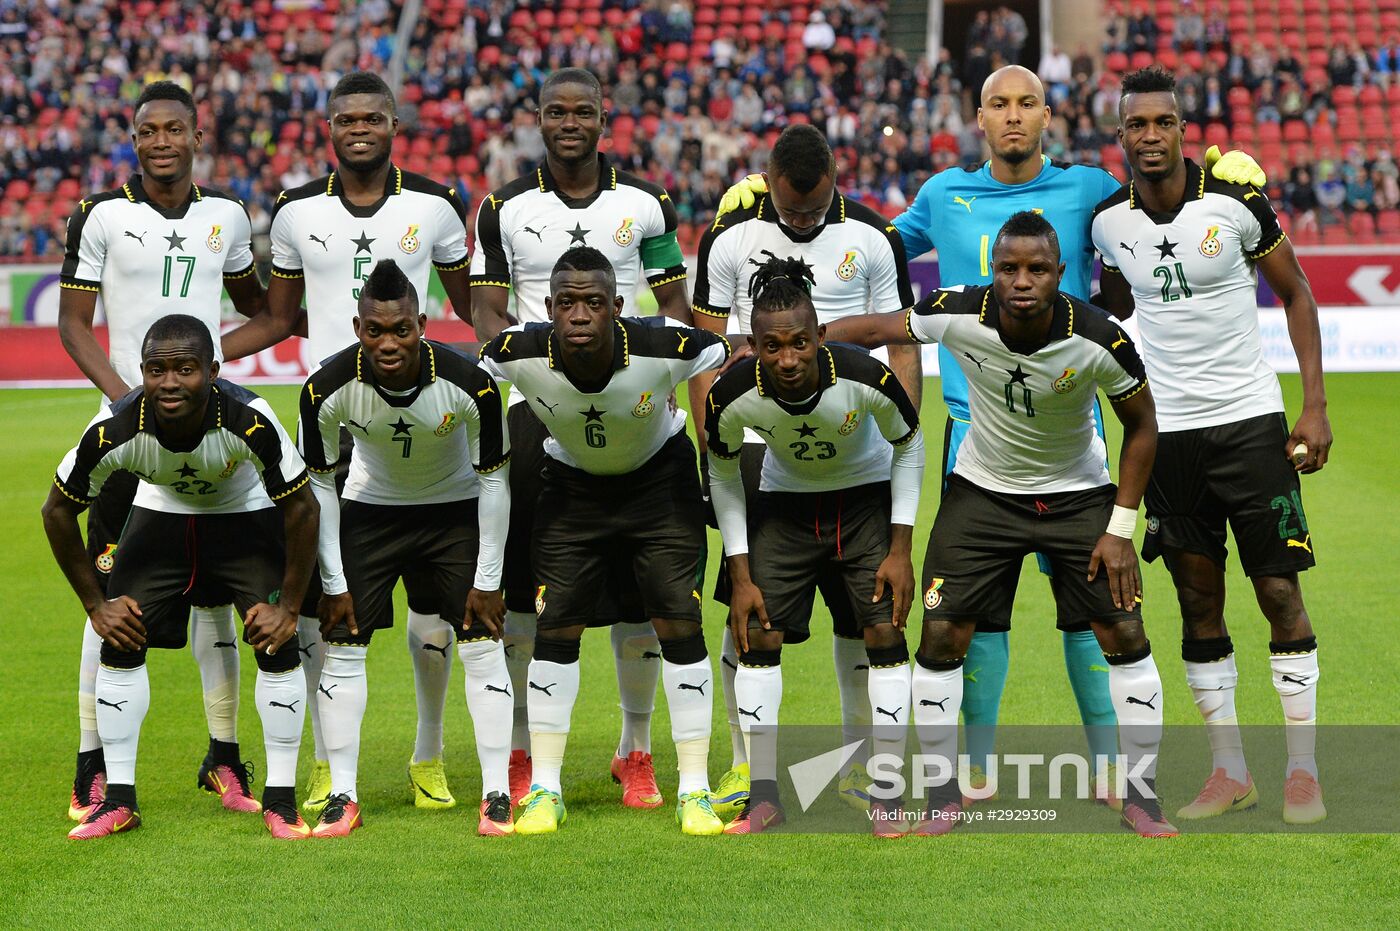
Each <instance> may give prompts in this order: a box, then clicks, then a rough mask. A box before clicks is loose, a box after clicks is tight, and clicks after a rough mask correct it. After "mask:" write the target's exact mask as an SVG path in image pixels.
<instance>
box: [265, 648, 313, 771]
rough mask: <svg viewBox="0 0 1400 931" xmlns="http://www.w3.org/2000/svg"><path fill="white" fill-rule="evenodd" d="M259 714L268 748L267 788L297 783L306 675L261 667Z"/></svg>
mask: <svg viewBox="0 0 1400 931" xmlns="http://www.w3.org/2000/svg"><path fill="white" fill-rule="evenodd" d="M253 700H254V701H256V702H257V706H258V717H259V718H261V719H262V729H263V747H264V748H265V749H266V751H267V776H266V778H265V779H264V780H263V784H264V785H265V786H267V787H268V788H277V787H284V786H285V787H288V788H290V787H292V786H295V785H296V784H297V751H298V750H299V749H300V748H301V732H302V728H303V727H304V726H305V724H306V722H305V720H304V719H305V717H306V677H305V676H303V675H302V674H301V670H300V669H288V670H287V671H286V672H266V671H264V670H262V669H259V670H258V679H257V685H256V686H255V687H254V690H253Z"/></svg>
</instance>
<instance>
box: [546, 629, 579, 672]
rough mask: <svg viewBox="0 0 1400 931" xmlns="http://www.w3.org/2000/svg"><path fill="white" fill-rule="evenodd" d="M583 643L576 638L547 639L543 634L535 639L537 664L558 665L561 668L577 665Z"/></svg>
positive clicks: (552, 637)
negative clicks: (580, 646)
mask: <svg viewBox="0 0 1400 931" xmlns="http://www.w3.org/2000/svg"><path fill="white" fill-rule="evenodd" d="M551 633H552V632H551ZM581 643H582V640H580V639H579V638H576V637H568V638H561V637H554V636H548V637H547V636H545V635H544V634H541V635H540V636H538V637H536V638H535V662H537V663H557V664H559V665H560V666H568V665H570V664H572V663H577V662H578V650H579V645H580V644H581Z"/></svg>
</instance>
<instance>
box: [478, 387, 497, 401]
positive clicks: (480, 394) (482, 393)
mask: <svg viewBox="0 0 1400 931" xmlns="http://www.w3.org/2000/svg"><path fill="white" fill-rule="evenodd" d="M495 393H496V386H495V385H494V384H487V386H486V387H485V388H482V389H481V390H480V391H478V392H477V393H476V396H477V397H478V398H484V397H486V396H487V395H488V394H495Z"/></svg>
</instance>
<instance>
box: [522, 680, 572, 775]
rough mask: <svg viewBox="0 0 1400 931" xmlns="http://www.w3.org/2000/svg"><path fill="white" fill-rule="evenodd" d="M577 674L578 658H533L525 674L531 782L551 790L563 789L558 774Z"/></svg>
mask: <svg viewBox="0 0 1400 931" xmlns="http://www.w3.org/2000/svg"><path fill="white" fill-rule="evenodd" d="M578 674H579V668H578V661H577V660H575V661H574V662H572V663H551V662H547V661H544V660H538V659H532V660H530V669H529V674H528V676H527V677H526V679H527V681H526V684H525V687H526V688H527V689H528V690H529V691H528V693H527V696H526V702H527V704H528V706H529V713H530V747H531V753H530V756H531V760H532V764H531V765H532V772H533V776H532V778H533V779H534V783H533V784H534V785H537V786H541V787H543V788H546V789H548V790H549V791H551V792H560V791H562V790H563V786H562V785H561V782H560V779H561V776H560V774H561V772H562V771H563V769H564V746H565V742H566V741H567V739H568V735H569V722H570V719H571V718H572V717H573V714H574V702H575V701H576V700H577V699H578ZM541 737H543V739H541Z"/></svg>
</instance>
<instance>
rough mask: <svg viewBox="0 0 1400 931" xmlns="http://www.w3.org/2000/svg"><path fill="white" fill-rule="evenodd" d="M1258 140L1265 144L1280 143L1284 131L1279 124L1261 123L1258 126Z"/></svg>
mask: <svg viewBox="0 0 1400 931" xmlns="http://www.w3.org/2000/svg"><path fill="white" fill-rule="evenodd" d="M1258 139H1259V141H1260V142H1261V143H1264V142H1280V141H1281V140H1282V139H1283V130H1282V129H1280V128H1279V125H1278V124H1277V123H1260V124H1259V126H1258Z"/></svg>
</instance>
